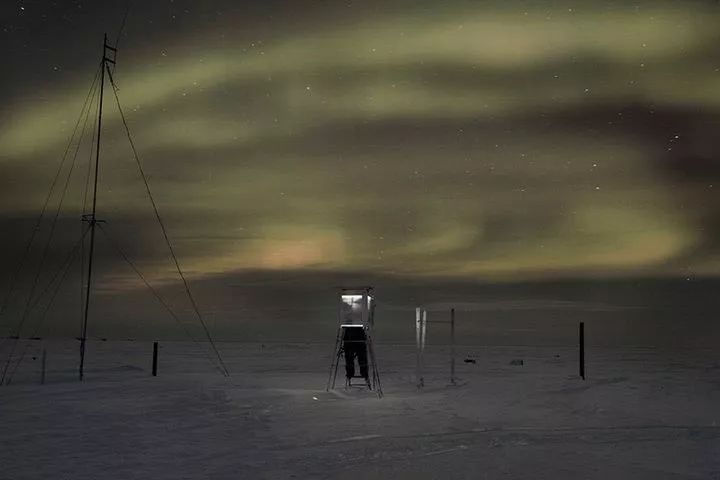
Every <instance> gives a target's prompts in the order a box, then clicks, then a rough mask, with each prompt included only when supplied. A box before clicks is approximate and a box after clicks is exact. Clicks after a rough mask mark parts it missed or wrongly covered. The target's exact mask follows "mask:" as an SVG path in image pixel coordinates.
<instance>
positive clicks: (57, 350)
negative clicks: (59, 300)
mask: <svg viewBox="0 0 720 480" xmlns="http://www.w3.org/2000/svg"><path fill="white" fill-rule="evenodd" d="M10 342H11V341H10V340H6V341H4V342H3V343H2V345H0V353H2V357H0V358H3V359H5V358H6V356H7V353H8V351H9V345H10ZM40 345H41V344H40V342H34V343H33V344H32V346H31V347H30V349H29V350H28V356H27V357H26V360H25V361H24V362H23V364H22V365H21V367H20V368H19V369H18V372H17V374H16V375H15V376H14V378H13V382H12V384H11V385H9V386H3V387H1V388H0V422H1V424H2V428H1V429H0V445H2V448H0V465H2V468H1V469H0V478H3V479H13V480H15V479H18V480H20V479H35V478H43V479H44V478H54V479H100V478H102V479H108V480H112V479H136V478H137V479H140V478H142V479H149V478H151V479H185V478H212V479H225V478H227V479H255V478H258V479H276V478H313V479H315V478H344V479H363V478H367V479H371V478H373V479H374V478H380V479H382V478H394V479H404V478H412V479H435V478H437V479H465V478H467V479H478V478H480V479H482V478H518V479H519V478H552V479H579V478H588V479H607V478H632V479H664V478H668V479H670V478H688V479H691V478H698V479H700V478H703V479H708V478H710V479H712V478H720V361H719V360H718V358H717V355H715V354H714V352H713V351H712V350H694V351H670V350H657V349H648V348H644V349H641V348H622V349H619V348H618V349H612V348H607V347H602V348H601V347H592V346H588V348H587V367H586V373H587V376H588V379H587V380H586V381H582V380H580V379H579V378H578V377H577V352H576V349H575V348H571V347H552V346H547V347H542V348H536V347H522V346H518V347H487V346H459V347H457V353H458V361H457V376H458V377H459V378H460V382H459V385H458V386H451V385H449V361H448V351H447V348H446V347H443V346H437V345H431V346H429V347H428V350H427V353H426V362H425V363H426V373H425V385H426V387H425V388H424V389H423V390H422V391H418V390H417V388H416V387H415V384H414V371H415V352H414V347H413V346H411V345H389V344H382V343H381V344H378V345H377V356H378V362H379V364H380V368H381V379H382V382H383V387H384V393H385V396H384V397H383V398H382V399H378V398H377V397H376V396H374V395H373V394H372V393H371V392H367V391H362V390H351V391H345V390H344V389H342V388H340V389H337V390H335V391H330V392H326V391H325V384H326V381H327V375H328V371H329V366H330V355H331V352H332V345H329V344H307V343H276V344H267V343H266V344H264V345H263V344H259V343H220V344H219V348H220V351H221V352H222V353H223V356H224V358H225V361H226V362H227V363H228V366H229V368H230V370H231V372H232V376H231V377H230V378H225V377H222V376H221V375H220V374H219V373H218V372H217V370H215V369H214V368H213V367H212V366H211V365H210V363H209V361H208V358H207V356H206V351H205V350H204V349H203V348H202V347H201V346H198V345H195V344H192V343H188V342H161V344H160V361H159V373H158V377H152V376H151V375H150V368H151V352H152V343H151V342H121V341H108V342H90V343H89V346H88V354H87V362H88V363H87V369H86V372H87V377H86V380H85V381H84V382H83V383H80V382H78V381H77V380H76V379H75V376H76V372H75V370H76V368H77V344H76V342H67V341H66V342H60V341H55V342H46V343H45V347H46V348H47V351H48V372H47V382H46V384H45V385H40V384H39V379H40V358H41V357H40V354H39V352H40V348H41V346H40ZM33 356H34V357H35V359H34V360H33V358H32V357H33ZM466 357H470V358H473V359H475V360H476V363H475V364H472V363H465V362H463V359H465V358H466ZM514 359H523V365H522V366H520V365H511V364H510V362H511V361H512V360H514ZM341 375H342V373H341ZM339 383H342V379H340V382H339Z"/></svg>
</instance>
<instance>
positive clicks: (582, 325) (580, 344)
mask: <svg viewBox="0 0 720 480" xmlns="http://www.w3.org/2000/svg"><path fill="white" fill-rule="evenodd" d="M578 347H579V352H580V355H579V358H578V360H579V364H580V378H582V379H583V380H585V323H584V322H580V325H579V328H578Z"/></svg>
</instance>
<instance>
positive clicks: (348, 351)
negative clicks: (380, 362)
mask: <svg viewBox="0 0 720 480" xmlns="http://www.w3.org/2000/svg"><path fill="white" fill-rule="evenodd" d="M365 342H366V337H365V330H364V329H363V328H360V327H350V328H346V329H345V335H344V338H343V350H344V351H345V376H346V377H347V378H352V377H354V376H355V357H357V359H358V364H359V365H360V375H361V376H362V377H364V378H365V379H367V378H368V364H367V346H366V344H365Z"/></svg>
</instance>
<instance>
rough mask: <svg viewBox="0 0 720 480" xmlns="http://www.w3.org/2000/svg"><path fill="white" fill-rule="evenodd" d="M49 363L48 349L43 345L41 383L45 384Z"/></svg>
mask: <svg viewBox="0 0 720 480" xmlns="http://www.w3.org/2000/svg"><path fill="white" fill-rule="evenodd" d="M46 364H47V349H46V348H45V347H43V350H42V360H41V367H40V385H44V384H45V365H46Z"/></svg>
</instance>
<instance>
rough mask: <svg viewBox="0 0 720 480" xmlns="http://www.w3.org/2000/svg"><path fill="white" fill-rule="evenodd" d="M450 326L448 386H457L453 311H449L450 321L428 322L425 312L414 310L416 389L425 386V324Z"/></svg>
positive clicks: (418, 308) (418, 309)
mask: <svg viewBox="0 0 720 480" xmlns="http://www.w3.org/2000/svg"><path fill="white" fill-rule="evenodd" d="M428 322H431V323H449V324H450V384H451V385H457V377H456V376H455V309H454V308H451V309H450V320H428V316H427V310H426V309H424V308H422V307H417V308H416V309H415V362H416V364H415V382H416V385H417V388H418V389H421V388H423V387H424V386H425V375H424V373H425V344H426V343H427V324H428Z"/></svg>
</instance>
